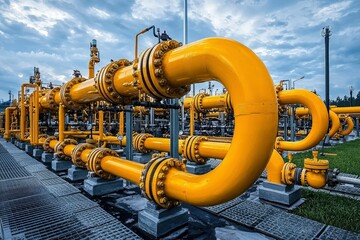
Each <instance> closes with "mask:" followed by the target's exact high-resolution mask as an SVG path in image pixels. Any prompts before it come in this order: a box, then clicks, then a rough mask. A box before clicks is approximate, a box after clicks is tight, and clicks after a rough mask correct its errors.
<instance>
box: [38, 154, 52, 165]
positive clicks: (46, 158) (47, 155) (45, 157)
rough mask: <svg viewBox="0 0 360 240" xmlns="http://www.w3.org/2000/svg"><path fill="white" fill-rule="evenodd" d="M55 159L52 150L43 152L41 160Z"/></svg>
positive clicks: (45, 161) (49, 160)
mask: <svg viewBox="0 0 360 240" xmlns="http://www.w3.org/2000/svg"><path fill="white" fill-rule="evenodd" d="M53 160H54V154H53V153H50V152H43V153H42V154H41V161H42V162H43V163H51V162H52V161H53Z"/></svg>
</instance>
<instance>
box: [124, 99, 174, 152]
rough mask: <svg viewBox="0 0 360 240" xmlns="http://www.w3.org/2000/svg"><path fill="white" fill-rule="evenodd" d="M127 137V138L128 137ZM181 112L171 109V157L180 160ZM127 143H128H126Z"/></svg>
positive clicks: (172, 102)
mask: <svg viewBox="0 0 360 240" xmlns="http://www.w3.org/2000/svg"><path fill="white" fill-rule="evenodd" d="M177 101H178V99H171V100H170V103H171V104H174V105H175V104H177ZM126 137H127V136H126ZM178 140H179V112H178V109H176V108H175V109H174V108H171V109H170V156H171V157H173V158H177V159H178V158H179V152H178V151H179V141H178ZM126 142H127V141H126Z"/></svg>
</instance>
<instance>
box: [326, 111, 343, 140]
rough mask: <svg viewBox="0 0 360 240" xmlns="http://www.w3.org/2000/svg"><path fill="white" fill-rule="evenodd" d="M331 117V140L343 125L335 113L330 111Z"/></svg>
mask: <svg viewBox="0 0 360 240" xmlns="http://www.w3.org/2000/svg"><path fill="white" fill-rule="evenodd" d="M329 116H330V121H331V128H330V131H329V137H330V138H331V137H332V136H334V135H335V133H337V131H339V129H340V127H341V123H340V118H339V116H338V115H337V114H336V113H335V112H334V111H332V110H329Z"/></svg>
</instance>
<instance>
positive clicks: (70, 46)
mask: <svg viewBox="0 0 360 240" xmlns="http://www.w3.org/2000/svg"><path fill="white" fill-rule="evenodd" d="M188 7H189V10H188V11H189V18H188V27H189V29H188V30H189V42H194V41H197V40H200V39H203V38H206V37H216V36H221V37H227V38H231V39H234V40H237V41H239V42H241V43H243V44H245V45H246V46H248V47H249V48H251V49H252V50H253V51H254V52H255V53H256V54H257V55H258V56H259V57H260V58H261V59H262V60H263V61H264V63H265V65H266V66H267V68H268V70H269V72H270V74H271V76H272V78H273V81H274V83H278V82H279V81H280V80H281V79H297V78H300V77H302V76H305V78H304V79H303V80H300V81H297V82H296V88H305V89H309V90H314V89H316V91H317V92H318V93H319V94H320V95H321V96H322V97H324V66H325V65H324V38H323V37H322V36H321V30H322V28H323V27H324V26H327V25H329V26H330V27H331V29H332V36H331V40H330V51H331V52H330V66H331V68H330V80H331V82H330V88H331V90H330V92H331V95H330V97H331V98H332V99H334V98H336V96H338V95H340V96H344V95H345V94H347V95H349V87H350V86H353V87H354V88H355V92H356V93H357V92H358V91H360V80H359V79H360V45H359V43H360V12H359V11H360V1H357V0H353V1H351V0H349V1H346V0H345V1H311V0H308V1H285V0H244V1H241V0H232V1H229V0H225V1H219V0H188ZM151 25H155V26H156V27H159V28H160V29H161V30H167V33H168V34H169V35H170V36H171V37H172V38H173V39H176V40H179V41H182V39H183V35H182V34H183V31H182V27H183V26H182V25H183V1H182V0H134V1H127V0H118V1H114V0H103V1H95V0H92V1H90V0H88V1H87V0H47V1H45V0H43V1H41V0H2V1H0V40H1V41H0V51H1V52H0V83H1V87H0V100H1V99H4V100H7V99H8V95H7V92H8V90H11V91H12V92H13V93H17V91H18V89H19V87H20V84H21V83H22V82H27V81H28V79H29V76H30V75H32V73H33V67H34V66H36V67H39V68H40V72H41V78H42V80H43V81H44V82H50V81H51V82H53V83H57V84H61V82H65V81H68V80H70V79H71V78H72V73H73V69H79V70H80V71H81V73H82V74H83V75H84V76H87V73H88V71H87V63H88V59H89V42H90V41H91V40H92V39H93V38H95V39H97V41H98V48H99V50H100V56H101V62H100V63H99V64H98V65H97V66H96V70H99V69H100V68H101V67H103V66H105V65H106V64H108V63H109V61H110V59H120V58H125V59H128V60H133V58H134V36H135V34H136V33H137V32H139V31H140V30H141V29H143V28H145V27H148V26H151ZM154 43H156V39H155V38H154V37H152V36H151V34H146V35H143V36H141V37H140V43H139V46H140V50H144V49H146V48H147V47H150V46H152V45H153V44H154ZM249 81H250V80H249ZM206 86H207V85H205V87H206ZM202 87H204V85H202V86H198V88H202ZM216 88H219V89H221V86H220V85H217V84H215V89H216Z"/></svg>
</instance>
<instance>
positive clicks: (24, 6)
mask: <svg viewBox="0 0 360 240" xmlns="http://www.w3.org/2000/svg"><path fill="white" fill-rule="evenodd" d="M5 8H6V9H5ZM1 11H2V13H3V17H4V18H5V20H6V21H7V22H17V23H21V24H24V25H25V26H26V27H28V28H31V29H33V30H35V31H37V32H38V33H40V34H41V35H43V36H48V35H49V30H51V29H52V28H53V27H54V26H55V25H56V24H57V23H58V22H59V21H65V20H67V19H71V18H72V17H71V16H70V15H69V14H68V13H66V12H65V11H62V10H60V9H58V8H55V7H51V6H48V5H46V4H45V3H44V2H43V1H35V0H13V1H10V4H9V5H8V6H6V5H3V7H2V9H1Z"/></svg>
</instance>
